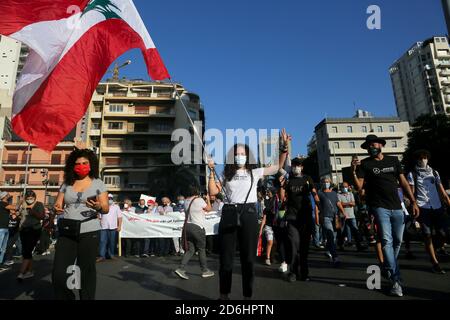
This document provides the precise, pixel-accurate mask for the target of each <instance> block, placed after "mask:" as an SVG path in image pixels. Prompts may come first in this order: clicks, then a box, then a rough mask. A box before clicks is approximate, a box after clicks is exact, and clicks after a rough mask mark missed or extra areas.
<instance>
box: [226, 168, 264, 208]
mask: <svg viewBox="0 0 450 320" xmlns="http://www.w3.org/2000/svg"><path fill="white" fill-rule="evenodd" d="M252 172H253V185H252V190H251V191H250V195H249V196H248V200H247V203H256V202H257V201H258V197H257V192H256V191H257V190H256V189H257V186H258V181H259V180H260V179H261V178H263V177H264V168H257V169H253V170H252ZM220 182H221V183H222V186H224V188H223V189H224V192H225V193H226V195H227V196H226V197H225V203H227V204H242V203H244V202H245V197H247V193H248V190H249V189H250V183H251V176H250V173H249V172H248V171H247V170H245V169H238V170H237V171H236V174H235V175H234V177H233V179H232V180H231V181H225V178H224V177H222V179H221V181H220ZM228 199H229V200H228Z"/></svg>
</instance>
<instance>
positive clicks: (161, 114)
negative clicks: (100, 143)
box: [105, 108, 175, 118]
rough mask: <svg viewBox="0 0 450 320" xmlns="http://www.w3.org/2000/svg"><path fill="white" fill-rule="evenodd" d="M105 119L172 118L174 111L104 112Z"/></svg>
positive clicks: (131, 110)
mask: <svg viewBox="0 0 450 320" xmlns="http://www.w3.org/2000/svg"><path fill="white" fill-rule="evenodd" d="M105 117H110V118H111V117H114V118H130V117H132V118H144V117H152V118H154V117H158V118H174V117H175V110H174V109H172V108H170V109H166V110H164V111H159V110H155V109H149V110H136V109H134V110H133V109H130V110H129V111H128V112H109V111H106V112H105Z"/></svg>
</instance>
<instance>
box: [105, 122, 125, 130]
mask: <svg viewBox="0 0 450 320" xmlns="http://www.w3.org/2000/svg"><path fill="white" fill-rule="evenodd" d="M108 129H109V130H122V129H123V122H108Z"/></svg>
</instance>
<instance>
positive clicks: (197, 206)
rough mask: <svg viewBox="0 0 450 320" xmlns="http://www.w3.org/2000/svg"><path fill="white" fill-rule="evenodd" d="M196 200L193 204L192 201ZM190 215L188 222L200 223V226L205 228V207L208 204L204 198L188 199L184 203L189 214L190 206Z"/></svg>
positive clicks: (185, 210)
mask: <svg viewBox="0 0 450 320" xmlns="http://www.w3.org/2000/svg"><path fill="white" fill-rule="evenodd" d="M192 201H194V202H193V203H192V205H191V202H192ZM190 205H191V208H190V209H189V217H188V220H187V222H188V223H193V224H196V225H198V226H199V227H200V228H202V229H204V228H205V224H206V219H205V210H204V209H205V208H206V207H207V206H208V204H207V203H206V202H205V200H203V199H202V198H193V199H192V200H186V202H185V203H184V212H185V214H187V210H188V208H189V206H190Z"/></svg>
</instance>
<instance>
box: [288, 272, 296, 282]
mask: <svg viewBox="0 0 450 320" xmlns="http://www.w3.org/2000/svg"><path fill="white" fill-rule="evenodd" d="M287 280H288V281H289V282H295V281H297V276H296V275H295V274H294V273H289V275H288V277H287Z"/></svg>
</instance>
